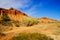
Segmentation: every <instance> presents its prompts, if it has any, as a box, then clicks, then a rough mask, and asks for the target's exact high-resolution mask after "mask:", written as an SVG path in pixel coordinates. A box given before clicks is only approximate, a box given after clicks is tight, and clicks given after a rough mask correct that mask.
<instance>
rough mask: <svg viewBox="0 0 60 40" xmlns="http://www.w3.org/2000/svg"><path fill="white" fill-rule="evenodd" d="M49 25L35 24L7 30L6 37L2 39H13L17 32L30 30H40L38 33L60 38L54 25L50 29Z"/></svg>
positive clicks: (55, 39) (32, 31)
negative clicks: (55, 33)
mask: <svg viewBox="0 0 60 40" xmlns="http://www.w3.org/2000/svg"><path fill="white" fill-rule="evenodd" d="M48 25H51V24H48ZM48 25H45V24H44V25H40V24H38V25H34V26H31V27H19V28H14V29H13V30H11V31H5V32H3V33H4V34H6V36H5V37H3V38H1V39H0V40H11V38H12V37H13V36H16V35H17V34H19V33H21V32H30V33H34V32H38V33H41V34H45V35H47V36H50V37H52V38H54V40H60V34H59V35H54V34H53V32H55V31H53V29H52V28H53V27H52V28H50V29H48V28H49V27H48V28H47V26H48ZM54 29H55V27H54Z"/></svg>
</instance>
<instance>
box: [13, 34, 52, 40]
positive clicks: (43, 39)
mask: <svg viewBox="0 0 60 40" xmlns="http://www.w3.org/2000/svg"><path fill="white" fill-rule="evenodd" d="M12 40H53V39H52V38H49V37H47V36H46V35H43V34H40V33H20V34H19V35H18V36H16V37H13V38H12Z"/></svg>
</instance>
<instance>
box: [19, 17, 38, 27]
mask: <svg viewBox="0 0 60 40" xmlns="http://www.w3.org/2000/svg"><path fill="white" fill-rule="evenodd" d="M38 23H39V21H38V20H37V19H35V18H31V17H26V16H24V17H22V18H21V20H20V24H21V25H25V26H33V25H36V24H38Z"/></svg>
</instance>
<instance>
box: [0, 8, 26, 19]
mask: <svg viewBox="0 0 60 40" xmlns="http://www.w3.org/2000/svg"><path fill="white" fill-rule="evenodd" d="M4 13H6V14H7V15H8V16H9V18H10V19H11V20H19V19H20V18H21V17H22V16H27V15H26V14H25V13H23V12H21V11H18V10H15V9H13V8H10V9H4V8H0V16H2V15H3V14H4Z"/></svg>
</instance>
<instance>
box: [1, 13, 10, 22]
mask: <svg viewBox="0 0 60 40" xmlns="http://www.w3.org/2000/svg"><path fill="white" fill-rule="evenodd" d="M1 18H2V20H3V21H10V19H9V17H8V15H7V14H6V13H3V14H2V17H1Z"/></svg>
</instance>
